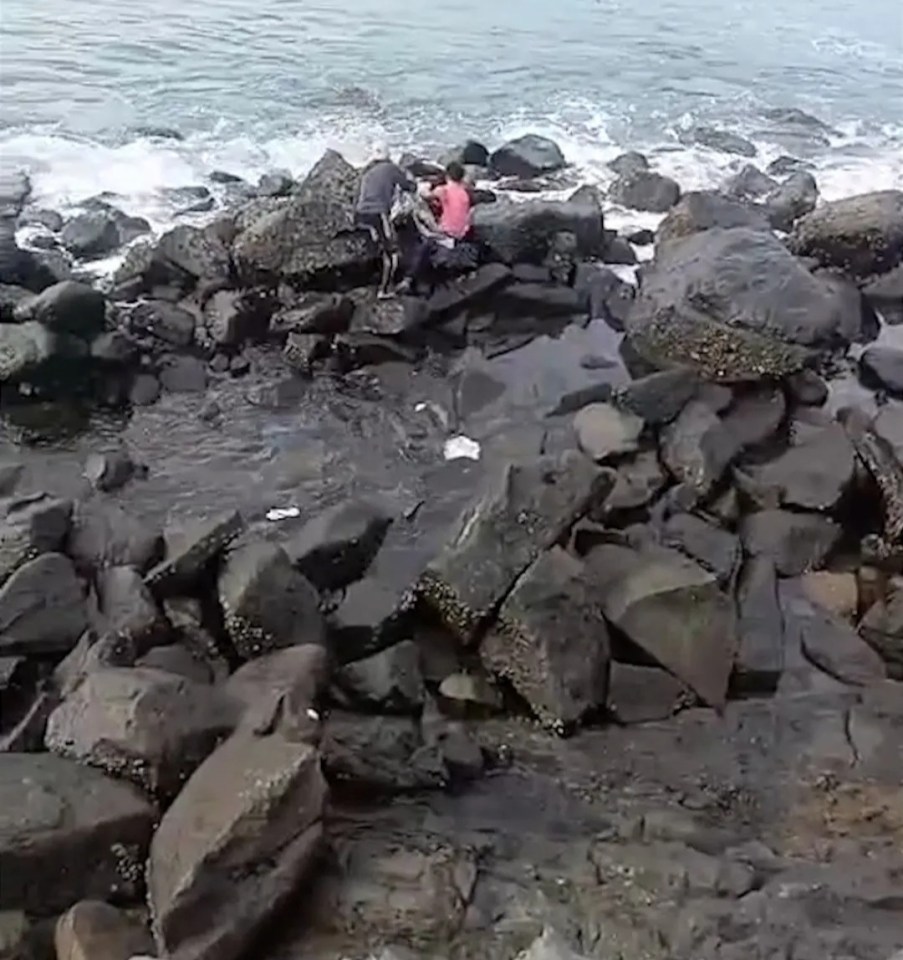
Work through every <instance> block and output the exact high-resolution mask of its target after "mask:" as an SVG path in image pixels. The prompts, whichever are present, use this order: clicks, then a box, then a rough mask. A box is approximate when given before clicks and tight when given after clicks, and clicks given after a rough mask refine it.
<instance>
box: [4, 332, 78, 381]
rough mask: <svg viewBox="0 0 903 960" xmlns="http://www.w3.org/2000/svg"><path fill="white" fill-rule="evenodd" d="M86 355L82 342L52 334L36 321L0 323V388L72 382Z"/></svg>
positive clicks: (67, 336) (63, 335)
mask: <svg viewBox="0 0 903 960" xmlns="http://www.w3.org/2000/svg"><path fill="white" fill-rule="evenodd" d="M87 354H88V345H87V344H86V343H85V341H84V340H80V339H78V338H76V337H72V336H69V335H67V334H57V333H54V332H53V331H51V330H48V329H47V328H46V327H45V326H43V325H42V324H40V323H38V322H37V321H34V320H31V321H28V322H26V323H0V384H2V383H4V382H5V381H18V380H53V379H57V378H64V379H72V378H74V377H75V376H76V374H77V371H78V370H79V369H81V368H82V367H83V364H84V361H85V358H86V357H87Z"/></svg>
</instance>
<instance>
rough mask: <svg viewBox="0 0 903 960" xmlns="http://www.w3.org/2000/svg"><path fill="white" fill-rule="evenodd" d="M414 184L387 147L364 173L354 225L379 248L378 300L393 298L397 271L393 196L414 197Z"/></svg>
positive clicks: (376, 154) (415, 186)
mask: <svg viewBox="0 0 903 960" xmlns="http://www.w3.org/2000/svg"><path fill="white" fill-rule="evenodd" d="M416 189H417V184H416V183H415V182H414V180H412V179H411V178H410V177H409V176H408V175H407V174H406V173H405V172H404V171H403V170H402V169H401V168H400V167H399V166H398V165H397V164H396V163H393V162H392V159H391V157H390V155H389V149H388V147H383V146H381V147H379V148H378V149H377V150H376V151H375V156H374V159H373V162H372V163H370V164H369V166H368V167H367V168H366V169H365V170H364V174H363V176H362V177H361V188H360V193H359V194H358V199H357V207H356V210H355V222H356V223H357V225H358V226H359V227H361V228H363V229H364V230H366V231H367V232H368V233H369V234H370V236H371V237H372V238H373V240H374V242H375V243H376V245H377V247H378V248H379V252H380V255H381V257H382V262H383V263H382V275H381V277H380V283H379V289H378V290H377V293H376V295H377V297H378V298H379V299H381V300H385V299H386V298H388V297H391V296H392V291H391V285H392V280H393V278H394V277H395V272H396V271H397V270H398V260H399V258H398V237H397V236H396V233H395V227H394V226H393V225H392V218H391V216H390V214H391V211H392V204H393V203H394V201H395V196H396V193H397V192H398V191H399V190H400V191H402V192H404V193H414V192H415V191H416Z"/></svg>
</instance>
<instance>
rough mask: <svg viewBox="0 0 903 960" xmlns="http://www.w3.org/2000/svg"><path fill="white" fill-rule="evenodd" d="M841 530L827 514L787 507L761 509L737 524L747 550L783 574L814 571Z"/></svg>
mask: <svg viewBox="0 0 903 960" xmlns="http://www.w3.org/2000/svg"><path fill="white" fill-rule="evenodd" d="M842 533H843V531H842V530H841V528H840V527H839V526H838V525H837V524H836V523H835V522H834V521H833V520H831V519H830V518H828V517H824V516H821V515H819V514H811V513H795V512H793V511H790V510H760V511H758V512H757V513H751V514H749V515H748V516H746V517H744V519H743V522H742V523H741V525H740V536H741V540H742V543H743V549H744V550H745V551H746V553H747V554H749V555H750V556H751V557H763V558H765V559H767V560H768V561H769V562H770V563H772V564H773V565H774V567H775V568H776V570H777V572H778V573H780V574H781V575H782V576H785V577H798V576H800V575H801V574H803V573H805V572H806V571H807V570H817V569H818V568H819V567H820V566H821V565H822V564H823V563H824V561H825V559H826V558H827V557H828V556H829V554H830V553H831V551H832V550H833V549H834V548H835V547H836V546H837V544H838V543H839V542H840V538H841V536H842Z"/></svg>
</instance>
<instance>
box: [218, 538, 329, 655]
mask: <svg viewBox="0 0 903 960" xmlns="http://www.w3.org/2000/svg"><path fill="white" fill-rule="evenodd" d="M218 592H219V598H220V603H221V604H222V607H223V614H224V618H225V625H226V629H227V631H228V633H229V637H230V639H231V641H232V644H233V646H234V648H235V651H236V653H237V654H238V655H239V656H240V657H241V658H242V659H243V660H250V659H252V658H253V657H259V656H260V655H261V654H263V653H270V652H272V651H273V650H278V649H279V648H281V647H289V646H293V645H295V644H306V643H314V644H316V643H322V642H323V638H324V631H325V625H324V623H323V617H322V615H321V614H320V601H319V596H318V594H317V591H316V590H315V589H314V587H313V586H312V585H311V583H310V582H309V581H308V580H307V579H305V577H303V576H302V575H301V574H300V573H298V571H297V570H295V568H294V567H293V566H292V564H291V561H290V560H289V558H288V555H287V554H286V553H285V551H284V550H283V549H282V548H281V547H277V546H275V545H273V544H269V543H248V544H245V545H242V546H239V547H237V548H236V549H235V550H233V551H232V552H231V553H230V554H229V556H228V557H227V559H226V562H225V564H224V566H223V569H222V571H221V572H220V576H219V581H218Z"/></svg>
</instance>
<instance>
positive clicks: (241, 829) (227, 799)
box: [147, 732, 326, 960]
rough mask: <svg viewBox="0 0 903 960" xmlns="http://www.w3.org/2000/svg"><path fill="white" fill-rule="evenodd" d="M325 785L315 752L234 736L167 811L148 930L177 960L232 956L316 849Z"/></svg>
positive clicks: (301, 874) (152, 873)
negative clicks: (150, 922) (152, 928)
mask: <svg viewBox="0 0 903 960" xmlns="http://www.w3.org/2000/svg"><path fill="white" fill-rule="evenodd" d="M325 802H326V783H325V781H324V780H323V775H322V773H321V772H320V758H319V754H318V753H317V750H316V749H315V748H314V747H312V746H310V745H308V744H306V743H292V742H290V741H289V740H287V739H285V738H284V737H283V736H282V735H281V734H279V733H278V732H277V733H273V734H271V735H269V736H264V737H255V736H253V735H250V734H237V735H236V736H234V737H232V738H230V739H229V740H227V741H226V742H225V743H224V744H223V745H222V746H221V747H220V748H219V749H218V750H216V751H215V752H214V753H213V754H211V755H210V756H209V757H208V758H207V760H206V761H205V762H204V763H203V764H202V765H201V766H200V767H199V768H198V769H197V770H196V771H195V773H194V775H193V776H192V778H191V779H190V780H189V781H188V783H187V784H186V785H185V788H184V789H183V790H182V792H181V793H180V794H179V796H178V797H177V799H176V801H175V803H174V804H173V805H172V806H171V807H170V808H169V810H167V811H166V814H165V815H164V817H163V820H162V821H161V823H160V826H159V828H158V830H157V832H156V834H155V835H154V840H153V844H152V845H151V851H150V859H149V861H148V873H147V877H148V892H149V902H150V906H151V914H152V918H153V926H154V935H155V938H156V941H157V946H158V948H159V951H160V953H161V954H163V955H165V956H169V957H174V958H179V960H238V958H239V957H240V956H246V953H245V951H246V950H247V948H248V946H249V944H250V943H251V942H252V941H253V940H254V939H255V937H256V936H257V935H258V934H259V932H260V928H261V926H262V924H263V923H264V921H266V920H267V918H268V917H270V916H271V915H273V914H274V913H276V912H277V911H278V910H279V909H280V908H282V907H283V906H284V905H285V903H286V901H287V900H288V898H289V897H290V896H291V895H292V894H296V893H300V892H301V891H300V890H299V887H300V885H301V884H302V883H303V881H304V879H305V876H306V874H307V872H308V870H309V869H310V867H311V866H312V864H313V861H314V859H315V857H316V855H317V853H318V852H319V847H320V841H321V839H322V832H323V831H322V825H321V816H322V813H323V805H324V803H325Z"/></svg>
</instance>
